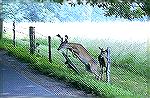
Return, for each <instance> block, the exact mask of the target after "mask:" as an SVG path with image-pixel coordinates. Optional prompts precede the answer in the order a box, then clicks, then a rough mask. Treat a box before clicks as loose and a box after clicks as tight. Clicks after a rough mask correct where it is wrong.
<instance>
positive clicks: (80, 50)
mask: <svg viewBox="0 0 150 98" xmlns="http://www.w3.org/2000/svg"><path fill="white" fill-rule="evenodd" d="M57 36H58V37H59V38H60V39H61V44H60V46H59V48H58V49H57V50H58V51H59V50H64V49H67V50H69V51H71V52H72V54H73V55H75V56H76V57H77V58H78V59H79V60H80V61H81V62H82V63H83V64H85V66H86V70H87V71H89V72H91V73H93V74H94V75H95V77H96V79H97V80H99V74H98V67H99V63H98V62H97V61H96V60H95V59H93V58H92V56H90V54H89V52H88V51H87V50H86V49H85V48H84V47H83V46H82V45H81V44H78V43H68V40H67V39H68V36H67V35H65V41H63V38H62V37H61V36H60V35H59V34H58V35H57ZM63 52H64V51H63Z"/></svg>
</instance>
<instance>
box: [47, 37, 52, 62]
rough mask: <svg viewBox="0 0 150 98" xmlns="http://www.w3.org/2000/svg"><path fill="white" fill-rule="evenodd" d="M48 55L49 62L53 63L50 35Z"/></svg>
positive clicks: (49, 38)
mask: <svg viewBox="0 0 150 98" xmlns="http://www.w3.org/2000/svg"><path fill="white" fill-rule="evenodd" d="M48 51H49V52H48V56H49V62H50V63H52V57H51V37H50V36H48Z"/></svg>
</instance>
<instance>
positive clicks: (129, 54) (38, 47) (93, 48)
mask: <svg viewBox="0 0 150 98" xmlns="http://www.w3.org/2000/svg"><path fill="white" fill-rule="evenodd" d="M12 26H13V30H12V29H10V28H8V27H6V26H4V33H3V38H7V39H12V43H13V45H14V46H21V47H24V48H27V49H29V51H30V52H31V53H32V54H33V53H34V54H36V55H37V56H44V57H46V58H47V59H48V60H49V61H50V62H51V63H58V64H59V65H62V66H63V65H64V62H65V61H64V60H65V59H64V57H63V55H62V53H61V52H59V51H58V50H57V48H58V46H59V45H60V39H59V38H58V37H51V36H44V35H42V32H41V33H38V32H37V31H36V28H34V27H32V26H31V27H28V30H29V32H24V31H17V30H16V29H15V28H16V27H17V25H15V22H14V23H13V24H12ZM19 28H23V27H19ZM49 32H50V31H49ZM50 33H51V32H50ZM68 36H69V35H68ZM70 37H71V36H69V40H68V41H69V42H75V43H80V44H82V45H83V46H84V47H85V48H86V49H87V50H88V51H89V53H90V54H91V55H92V57H93V58H94V59H96V60H97V58H98V56H99V54H100V50H99V48H98V47H101V48H107V47H110V48H108V50H109V49H111V54H109V53H108V57H109V56H110V58H111V67H107V68H109V69H110V70H111V74H110V71H108V73H107V78H106V77H103V80H104V81H110V77H111V83H112V84H114V85H119V86H120V87H122V88H124V89H127V88H128V89H130V90H131V91H133V92H134V93H135V94H139V93H140V94H144V95H145V94H147V91H146V88H147V84H146V80H145V79H147V78H148V72H147V69H148V65H147V62H148V59H147V58H148V57H147V50H146V49H147V48H146V47H147V43H146V42H128V41H113V40H109V39H107V40H92V39H90V40H89V39H80V38H78V37H76V38H70ZM34 39H35V40H34ZM69 56H71V57H72V56H73V55H71V53H70V52H69ZM109 61H110V59H109ZM71 62H73V64H75V65H77V68H78V69H79V71H85V66H84V65H83V64H82V63H81V62H80V61H79V60H77V59H76V58H74V57H72V58H71ZM108 65H109V63H108ZM104 75H106V73H105V74H104ZM108 76H110V77H108ZM137 78H138V79H137ZM137 80H139V81H137ZM116 81H117V82H116ZM120 84H121V85H120Z"/></svg>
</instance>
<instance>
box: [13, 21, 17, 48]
mask: <svg viewBox="0 0 150 98" xmlns="http://www.w3.org/2000/svg"><path fill="white" fill-rule="evenodd" d="M15 38H16V34H15V21H13V45H14V47H15V46H16V41H15Z"/></svg>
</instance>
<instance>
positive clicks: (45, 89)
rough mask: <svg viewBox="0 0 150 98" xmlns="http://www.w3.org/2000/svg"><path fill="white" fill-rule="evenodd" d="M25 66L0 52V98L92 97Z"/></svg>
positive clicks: (4, 52)
mask: <svg viewBox="0 0 150 98" xmlns="http://www.w3.org/2000/svg"><path fill="white" fill-rule="evenodd" d="M27 65H28V64H27V63H23V62H20V61H19V60H17V59H16V58H15V57H12V56H8V55H7V52H6V51H3V50H0V72H1V74H0V75H1V80H0V84H1V86H0V98H9V97H10V98H13V97H14V96H24V97H25V96H32V97H33V96H34V97H37V98H38V96H41V97H42V96H44V97H49V98H51V97H52V98H62V97H63V98H72V97H73V98H84V97H93V95H90V94H86V93H85V92H84V91H80V90H77V89H75V88H72V87H71V86H70V85H67V84H66V83H64V82H61V81H58V80H56V79H52V78H49V77H47V76H45V75H42V74H40V73H39V72H37V71H35V70H33V69H30V68H28V66H27ZM11 96H12V97H11ZM28 98H29V97H28Z"/></svg>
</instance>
